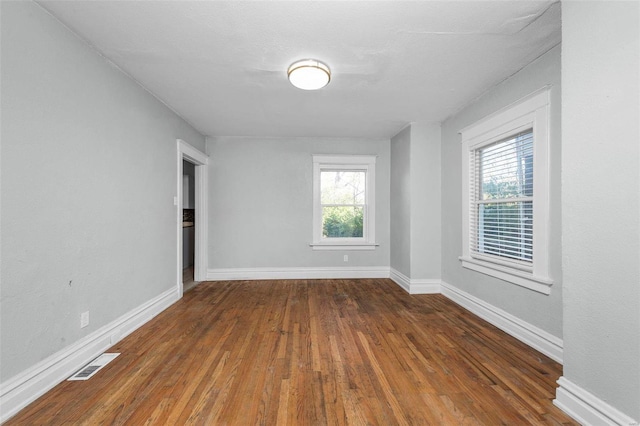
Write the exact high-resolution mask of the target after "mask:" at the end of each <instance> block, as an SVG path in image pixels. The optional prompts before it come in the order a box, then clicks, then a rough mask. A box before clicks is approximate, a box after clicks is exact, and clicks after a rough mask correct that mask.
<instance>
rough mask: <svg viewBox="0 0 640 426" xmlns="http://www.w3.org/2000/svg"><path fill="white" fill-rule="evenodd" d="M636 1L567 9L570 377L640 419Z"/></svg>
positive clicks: (565, 198)
mask: <svg viewBox="0 0 640 426" xmlns="http://www.w3.org/2000/svg"><path fill="white" fill-rule="evenodd" d="M639 8H640V7H639V4H638V3H637V2H564V3H563V10H562V16H563V22H562V38H563V46H562V81H563V87H562V99H563V105H562V112H563V130H562V140H563V143H562V150H563V156H564V159H563V162H562V177H563V183H562V185H563V189H562V212H563V218H562V220H563V223H564V224H565V226H564V227H563V229H562V239H563V246H562V250H563V267H564V335H565V339H564V377H565V378H566V379H568V380H570V381H571V382H573V383H575V384H577V385H579V386H580V387H581V388H583V389H586V390H587V391H589V392H591V393H593V394H594V395H596V396H597V397H599V398H600V399H602V400H604V401H606V402H608V403H609V404H612V405H613V406H614V407H616V408H617V409H619V410H621V411H622V412H624V413H625V414H627V415H628V416H631V417H632V418H634V419H635V420H636V421H638V420H640V266H639V265H640V210H639V198H640V176H639V175H638V170H640V158H639V156H640V152H639V148H640V144H639V141H640V129H639V126H640V123H639V119H638V117H640V107H639V105H640V91H639V89H638V84H639V77H640V66H639V64H638V62H639V60H638V52H639V51H640V45H639V39H640V33H639V29H638V28H639V24H640V22H639V17H640V10H639Z"/></svg>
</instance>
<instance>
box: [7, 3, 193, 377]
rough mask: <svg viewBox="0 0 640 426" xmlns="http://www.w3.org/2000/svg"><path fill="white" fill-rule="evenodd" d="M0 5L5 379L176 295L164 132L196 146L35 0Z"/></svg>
mask: <svg viewBox="0 0 640 426" xmlns="http://www.w3.org/2000/svg"><path fill="white" fill-rule="evenodd" d="M0 7H1V8H2V21H1V29H2V45H1V49H0V50H1V55H2V76H1V85H2V105H1V108H2V129H1V132H2V134H1V136H2V159H1V161H2V162H1V167H2V169H1V170H2V191H1V193H2V207H1V208H2V210H1V213H2V214H1V217H2V221H1V226H2V242H1V248H2V264H1V269H2V272H1V279H2V290H1V291H2V293H1V295H0V308H1V309H0V311H1V318H0V320H1V330H0V334H1V339H2V340H1V343H2V344H1V347H2V349H1V353H0V365H1V366H2V367H1V370H0V380H2V381H5V380H7V379H9V378H10V377H12V376H14V375H15V374H17V373H19V372H21V371H23V370H25V369H27V368H29V367H31V366H33V365H34V364H36V363H37V362H39V361H41V360H43V359H45V358H46V357H48V356H50V355H52V354H54V353H55V352H57V351H58V350H61V349H63V348H64V347H66V346H68V345H70V344H72V343H74V342H76V341H77V340H79V339H80V338H82V337H83V336H86V335H87V334H89V333H91V332H94V331H96V330H97V329H98V328H100V327H101V326H103V325H105V324H107V323H109V322H111V321H113V320H114V319H116V318H118V317H119V316H121V315H123V314H125V313H126V312H128V311H130V310H132V309H133V308H136V307H138V306H140V305H141V304H143V303H145V302H146V301H148V300H150V299H152V298H154V297H155V296H157V295H159V294H161V293H162V292H164V291H166V290H168V289H171V288H173V287H175V285H176V282H175V281H176V278H175V277H176V270H175V269H176V256H177V253H176V207H175V206H174V205H173V197H174V196H175V195H177V194H176V181H177V174H176V173H177V171H176V138H182V139H184V140H186V141H189V142H191V143H194V144H195V145H196V146H197V147H200V148H203V147H204V138H203V137H202V136H201V135H200V134H199V133H197V132H196V131H195V130H194V129H193V128H191V127H190V126H189V125H188V124H186V123H185V122H184V121H183V120H181V119H180V118H179V117H177V116H176V115H175V114H173V113H172V112H171V111H170V110H168V109H167V108H166V107H165V106H164V105H162V104H161V103H160V102H159V101H158V100H157V99H155V98H154V97H153V96H151V95H150V94H149V93H148V92H146V91H145V90H143V89H142V88H141V87H140V86H139V85H138V84H136V83H135V82H134V81H132V80H131V79H129V78H128V77H127V76H125V75H124V74H123V73H122V72H120V71H119V70H117V69H116V68H115V67H113V66H112V65H111V64H109V63H107V62H106V61H105V59H104V58H103V57H101V56H100V55H99V54H97V53H96V52H95V51H94V50H92V49H91V48H90V47H89V46H88V45H87V44H86V43H84V42H83V41H81V40H79V39H78V38H77V37H76V36H75V35H73V34H72V33H70V32H69V30H67V29H66V28H65V27H63V26H62V25H61V24H60V23H59V22H58V21H56V20H55V19H53V18H52V17H51V16H50V15H49V14H48V13H47V12H45V11H44V10H43V9H42V8H41V7H40V6H38V5H37V4H35V3H32V2H1V6H0ZM87 310H88V311H90V325H89V326H88V327H86V328H83V329H80V313H81V312H83V311H87Z"/></svg>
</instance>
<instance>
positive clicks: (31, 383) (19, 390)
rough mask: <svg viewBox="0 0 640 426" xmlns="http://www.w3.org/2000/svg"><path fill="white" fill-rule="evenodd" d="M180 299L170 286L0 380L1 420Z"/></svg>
mask: <svg viewBox="0 0 640 426" xmlns="http://www.w3.org/2000/svg"><path fill="white" fill-rule="evenodd" d="M178 299H180V296H179V295H178V292H177V291H176V289H175V288H174V289H171V290H167V291H165V292H164V293H162V294H160V295H159V296H157V297H155V298H153V299H151V300H150V301H148V302H146V303H144V304H142V305H140V306H139V307H137V308H135V309H134V310H132V311H130V312H128V313H126V314H125V315H123V316H121V317H120V318H118V319H116V320H115V321H112V322H111V323H109V324H107V325H105V326H104V327H101V328H100V329H98V330H96V331H94V332H93V333H91V334H89V335H87V336H85V337H83V338H82V339H80V340H78V341H77V342H75V343H74V344H72V345H70V346H67V347H66V348H64V349H63V350H61V351H59V352H56V353H55V354H53V355H51V356H50V357H48V358H46V359H44V360H43V361H41V362H39V363H38V364H36V365H34V366H33V367H31V368H29V369H27V370H25V371H24V372H22V373H20V374H18V375H17V376H14V377H12V378H11V379H9V380H7V381H6V382H4V383H2V384H0V423H3V422H5V421H7V420H8V419H9V418H11V417H12V416H14V415H15V414H16V413H17V412H18V411H20V410H22V409H23V408H24V407H26V406H27V405H29V404H30V403H31V402H33V401H35V400H36V399H37V398H39V397H40V396H42V395H43V394H44V393H45V392H47V391H48V390H50V389H51V388H53V387H54V386H56V385H57V384H58V383H60V382H62V381H63V380H65V379H66V378H67V377H69V376H70V375H71V374H73V373H75V372H76V371H77V370H78V369H80V368H81V367H82V366H84V365H85V364H87V363H88V362H89V361H91V360H93V359H94V358H96V357H97V356H98V355H100V354H101V353H102V352H104V351H105V350H106V349H108V348H109V347H111V346H113V345H114V344H115V343H117V342H118V341H119V340H120V339H122V338H123V337H125V336H127V335H128V334H130V333H132V332H133V331H135V330H137V329H138V328H140V327H141V326H142V325H144V324H146V323H147V322H148V321H150V320H151V319H152V318H153V317H155V316H156V315H158V314H159V313H160V312H162V311H164V310H165V309H167V308H168V307H169V306H171V305H172V304H173V303H175V302H176V301H177V300H178Z"/></svg>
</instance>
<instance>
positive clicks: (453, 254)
mask: <svg viewBox="0 0 640 426" xmlns="http://www.w3.org/2000/svg"><path fill="white" fill-rule="evenodd" d="M545 85H550V86H551V95H550V96H551V117H550V118H551V121H550V145H551V153H550V157H551V158H550V170H551V171H550V173H551V174H550V182H551V194H550V219H551V222H550V226H551V232H550V233H551V241H550V246H551V255H550V258H551V268H550V270H551V277H552V278H553V280H554V284H553V286H552V288H551V294H550V295H543V294H540V293H537V292H535V291H532V290H528V289H525V288H523V287H519V286H517V285H515V284H511V283H508V282H505V281H502V280H499V279H496V278H492V277H489V276H487V275H483V274H481V273H478V272H475V271H471V270H468V269H465V268H462V266H461V265H460V261H459V260H458V256H460V255H461V254H462V182H461V156H462V153H461V142H460V141H461V138H460V135H459V133H458V132H459V131H460V130H461V129H463V128H464V127H466V126H468V125H470V124H473V123H474V122H476V121H478V120H480V119H482V118H483V117H485V116H487V115H489V114H492V113H494V112H496V111H498V110H500V109H502V108H504V107H506V106H507V105H509V104H511V103H513V102H515V101H517V100H519V99H521V98H523V97H524V96H526V95H528V94H530V93H532V92H534V91H536V90H538V89H540V88H542V87H544V86H545ZM560 145H561V139H560V46H557V47H555V48H553V49H551V50H550V51H549V52H547V53H546V54H544V55H543V56H541V57H540V58H538V59H537V60H535V61H534V62H532V63H531V64H529V65H528V66H526V67H525V68H523V69H522V70H520V71H519V72H518V73H516V74H514V75H513V76H511V77H510V78H509V79H507V80H505V81H504V82H502V83H501V84H499V85H498V86H496V87H494V88H493V89H491V90H490V91H488V92H487V93H485V94H484V95H483V96H481V97H480V98H479V99H477V100H476V101H475V102H473V103H472V104H470V105H469V106H467V107H466V108H464V109H463V110H462V111H460V112H459V113H457V114H456V115H454V116H453V117H451V118H449V119H448V120H446V121H445V122H444V123H443V125H442V279H443V281H444V282H446V283H448V284H450V285H452V286H454V287H456V288H459V289H461V290H463V291H464V292H466V293H468V294H471V295H472V296H475V297H476V298H479V299H480V300H482V301H484V302H486V303H488V304H490V305H492V306H494V307H497V308H499V309H501V310H503V311H506V312H507V313H509V314H511V315H514V316H516V317H517V318H519V319H520V320H523V321H526V322H527V323H529V324H531V325H533V326H536V327H538V328H540V329H542V330H543V331H545V332H547V333H549V334H551V335H552V336H555V337H558V338H561V337H562V265H561V238H560V234H561V209H560V162H561V149H560Z"/></svg>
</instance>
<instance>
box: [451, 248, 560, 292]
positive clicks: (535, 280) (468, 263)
mask: <svg viewBox="0 0 640 426" xmlns="http://www.w3.org/2000/svg"><path fill="white" fill-rule="evenodd" d="M459 260H460V262H462V267H463V268H467V269H471V270H473V271H476V272H480V273H482V274H485V275H489V276H492V277H495V278H498V279H501V280H503V281H507V282H510V283H513V284H516V285H519V286H520V287H524V288H528V289H529V290H533V291H537V292H538V293H542V294H550V293H551V286H552V285H553V280H551V279H550V278H544V277H538V276H535V275H533V274H531V273H528V272H524V271H520V270H518V269H514V268H509V267H508V266H502V265H498V264H496V263H491V262H487V261H484V260H478V259H473V258H471V257H459Z"/></svg>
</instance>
